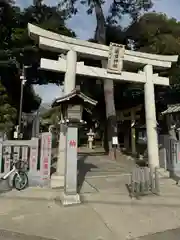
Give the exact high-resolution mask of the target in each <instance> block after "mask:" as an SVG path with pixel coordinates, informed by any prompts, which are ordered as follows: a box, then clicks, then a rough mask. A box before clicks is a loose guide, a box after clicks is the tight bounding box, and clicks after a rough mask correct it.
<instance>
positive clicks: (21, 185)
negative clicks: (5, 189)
mask: <svg viewBox="0 0 180 240" xmlns="http://www.w3.org/2000/svg"><path fill="white" fill-rule="evenodd" d="M25 164H26V163H25V162H23V161H21V160H19V161H12V169H11V170H10V171H9V172H8V173H6V174H5V175H4V176H3V177H1V178H0V180H2V181H3V180H6V179H7V178H8V177H9V176H10V175H11V174H13V173H14V176H13V179H12V182H13V187H14V188H16V190H18V191H21V190H23V189H25V188H26V187H27V186H28V182H29V181H28V176H27V174H26V172H25Z"/></svg>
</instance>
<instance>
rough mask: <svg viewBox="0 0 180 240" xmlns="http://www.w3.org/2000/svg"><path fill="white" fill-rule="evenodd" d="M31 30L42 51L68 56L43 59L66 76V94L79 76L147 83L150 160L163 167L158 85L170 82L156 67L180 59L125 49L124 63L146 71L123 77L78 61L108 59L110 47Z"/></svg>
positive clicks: (43, 66) (49, 67)
mask: <svg viewBox="0 0 180 240" xmlns="http://www.w3.org/2000/svg"><path fill="white" fill-rule="evenodd" d="M28 30H29V35H30V37H31V38H32V39H34V40H36V41H37V42H38V43H39V47H40V48H41V49H45V50H49V51H54V52H57V53H62V52H65V53H67V56H66V59H64V58H61V57H59V59H57V60H50V59H41V69H44V70H51V71H55V72H64V73H65V83H64V84H65V93H66V94H67V93H69V92H71V91H72V90H73V89H74V88H75V79H76V74H77V75H81V76H88V77H92V78H101V79H111V80H114V81H126V82H127V81H128V82H138V83H143V84H144V91H145V112H146V129H147V137H148V143H147V147H148V160H149V165H150V166H151V167H159V154H158V138H157V132H156V110H155V98H154V84H158V85H165V86H168V85H169V79H168V78H166V77H160V76H158V74H157V73H156V74H153V68H157V69H163V68H170V67H171V64H172V62H177V59H178V56H162V55H156V54H148V53H142V52H136V51H131V50H125V51H124V55H123V63H126V62H129V63H133V64H134V63H135V64H137V65H138V67H139V68H141V69H142V68H143V69H144V71H139V72H138V73H133V72H127V71H123V69H122V71H121V74H115V73H108V72H107V69H104V68H98V67H91V66H86V65H84V63H83V62H77V55H78V56H79V55H80V56H83V57H88V58H94V59H100V60H102V59H104V60H107V59H108V55H109V47H108V46H105V45H101V44H97V43H91V42H88V41H83V40H78V39H75V38H70V37H66V36H63V35H59V34H56V33H53V32H50V31H47V30H44V29H42V28H39V27H37V26H34V25H32V24H28Z"/></svg>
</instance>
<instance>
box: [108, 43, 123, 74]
mask: <svg viewBox="0 0 180 240" xmlns="http://www.w3.org/2000/svg"><path fill="white" fill-rule="evenodd" d="M124 52H125V47H124V45H121V44H116V43H111V44H110V47H109V56H108V66H107V71H108V73H121V70H122V67H123V57H124Z"/></svg>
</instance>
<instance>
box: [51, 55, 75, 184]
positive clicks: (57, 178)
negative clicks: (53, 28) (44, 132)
mask: <svg viewBox="0 0 180 240" xmlns="http://www.w3.org/2000/svg"><path fill="white" fill-rule="evenodd" d="M76 63H77V53H76V52H75V51H73V50H70V51H69V52H68V53H67V56H66V73H65V78H64V94H65V95H66V94H69V93H70V92H71V91H73V90H74V89H75V85H76ZM61 120H62V119H61ZM65 143H66V134H65V129H64V127H63V126H60V134H59V147H58V156H57V166H56V173H55V174H54V175H53V176H52V177H51V187H52V188H57V187H64V169H65V159H66V155H65V154H66V153H65V148H66V144H65Z"/></svg>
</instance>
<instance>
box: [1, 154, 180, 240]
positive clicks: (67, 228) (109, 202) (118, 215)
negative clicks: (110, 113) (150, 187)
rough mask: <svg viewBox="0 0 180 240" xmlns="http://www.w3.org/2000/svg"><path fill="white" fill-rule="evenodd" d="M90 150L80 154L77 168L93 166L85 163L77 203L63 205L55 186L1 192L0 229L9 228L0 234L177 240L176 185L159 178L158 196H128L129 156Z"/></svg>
mask: <svg viewBox="0 0 180 240" xmlns="http://www.w3.org/2000/svg"><path fill="white" fill-rule="evenodd" d="M82 155H83V154H82ZM84 155H86V154H84ZM84 155H83V156H84ZM92 155H93V153H91V156H89V157H86V158H85V159H84V160H83V159H81V160H79V164H80V166H79V169H81V171H82V170H83V169H84V165H85V166H86V164H87V165H88V164H92V165H95V166H96V167H94V166H93V167H88V168H86V167H85V169H88V171H85V172H86V175H85V177H84V181H83V182H82V185H81V187H80V189H79V190H80V192H81V199H82V204H81V205H77V206H73V207H67V208H65V207H63V206H62V205H61V202H60V198H61V193H62V192H61V191H60V189H56V190H51V189H48V188H44V189H41V188H28V189H26V190H24V191H21V192H18V191H15V190H13V191H11V192H8V193H4V194H1V195H0V229H5V230H8V231H10V232H9V235H6V236H3V238H4V239H3V238H1V236H0V239H2V240H16V239H17V238H16V235H12V236H11V234H12V233H13V232H20V233H24V234H26V235H24V238H23V239H24V240H32V236H35V235H36V236H41V237H43V238H45V237H46V238H49V239H48V240H54V239H57V240H65V239H66V240H84V239H86V240H127V239H134V240H135V239H136V240H138V239H139V240H166V239H167V240H169V239H171V240H177V236H179V234H180V233H179V232H180V230H179V227H180V201H179V199H180V187H179V186H176V185H175V183H174V182H173V181H171V180H169V179H161V185H160V189H161V196H159V197H156V196H146V197H144V198H142V199H141V200H136V199H131V198H129V195H128V191H127V189H126V184H127V183H128V182H129V176H128V175H127V172H128V171H127V169H129V166H131V164H132V162H126V163H125V162H124V158H123V157H121V158H119V159H118V160H117V162H113V161H111V160H108V159H107V158H106V157H105V156H103V157H102V156H100V154H99V156H98V154H96V156H95V157H94V156H92ZM80 161H83V162H80ZM109 161H110V162H109ZM128 161H130V160H128ZM120 166H121V167H120ZM123 166H124V168H123ZM81 167H82V168H81ZM109 168H111V169H112V170H111V171H108V169H109ZM90 169H91V171H90ZM94 169H96V170H95V171H94ZM97 169H99V170H98V171H97ZM122 169H124V170H123V171H122ZM119 171H120V172H119ZM172 229H176V230H172ZM157 232H159V233H158V234H156V233H157ZM0 233H1V230H0ZM28 236H29V238H28ZM142 236H143V237H142ZM43 238H42V239H41V238H40V239H39V238H37V240H45V239H43ZM18 239H19V238H18ZM20 239H21V238H20ZM178 239H179V238H178ZM33 240H36V238H35V237H34V238H33Z"/></svg>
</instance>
